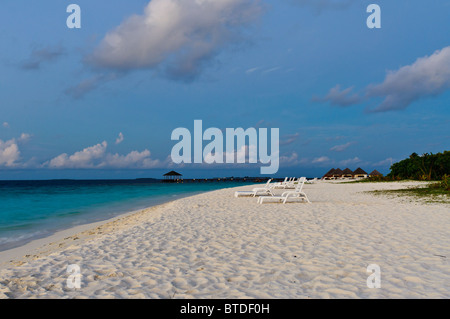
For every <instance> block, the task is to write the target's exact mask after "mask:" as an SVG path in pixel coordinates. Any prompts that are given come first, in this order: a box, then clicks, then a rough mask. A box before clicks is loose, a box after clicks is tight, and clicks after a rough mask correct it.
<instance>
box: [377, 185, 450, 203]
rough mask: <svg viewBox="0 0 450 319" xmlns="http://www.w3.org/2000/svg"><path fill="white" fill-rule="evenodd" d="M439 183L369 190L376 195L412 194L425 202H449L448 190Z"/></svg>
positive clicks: (449, 193)
mask: <svg viewBox="0 0 450 319" xmlns="http://www.w3.org/2000/svg"><path fill="white" fill-rule="evenodd" d="M437 184H439V183H432V184H428V185H426V186H425V187H421V186H414V187H409V188H404V189H392V190H376V191H370V193H372V194H377V195H394V196H410V197H411V196H412V197H414V198H415V199H417V200H423V201H425V202H427V203H436V202H438V203H447V204H449V203H450V197H449V195H450V192H449V191H448V190H445V189H443V188H441V187H440V186H438V185H437Z"/></svg>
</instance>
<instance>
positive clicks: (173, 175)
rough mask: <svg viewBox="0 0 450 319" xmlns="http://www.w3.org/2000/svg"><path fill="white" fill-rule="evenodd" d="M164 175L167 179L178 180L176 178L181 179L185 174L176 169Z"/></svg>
mask: <svg viewBox="0 0 450 319" xmlns="http://www.w3.org/2000/svg"><path fill="white" fill-rule="evenodd" d="M163 176H164V180H165V181H176V180H179V179H181V176H183V175H182V174H180V173H177V172H175V171H170V172H168V173H166V174H164V175H163Z"/></svg>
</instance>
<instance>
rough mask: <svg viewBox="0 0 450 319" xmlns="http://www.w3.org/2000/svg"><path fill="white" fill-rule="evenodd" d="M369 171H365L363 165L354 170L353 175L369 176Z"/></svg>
mask: <svg viewBox="0 0 450 319" xmlns="http://www.w3.org/2000/svg"><path fill="white" fill-rule="evenodd" d="M367 175H368V174H367V172H366V171H364V170H363V169H362V168H361V167H358V168H357V169H356V170H355V171H354V172H353V177H367Z"/></svg>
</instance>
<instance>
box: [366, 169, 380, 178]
mask: <svg viewBox="0 0 450 319" xmlns="http://www.w3.org/2000/svg"><path fill="white" fill-rule="evenodd" d="M372 176H383V174H381V173H380V172H379V171H377V170H376V169H374V170H373V171H372V173H370V174H369V177H372Z"/></svg>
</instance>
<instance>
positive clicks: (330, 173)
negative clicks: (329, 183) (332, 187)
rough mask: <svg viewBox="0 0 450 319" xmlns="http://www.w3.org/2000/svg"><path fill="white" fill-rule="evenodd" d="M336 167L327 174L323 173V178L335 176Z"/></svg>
mask: <svg viewBox="0 0 450 319" xmlns="http://www.w3.org/2000/svg"><path fill="white" fill-rule="evenodd" d="M333 173H334V168H332V169H330V170H329V171H328V172H327V173H326V174H325V175H323V177H322V178H323V179H330V178H332V177H333Z"/></svg>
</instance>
